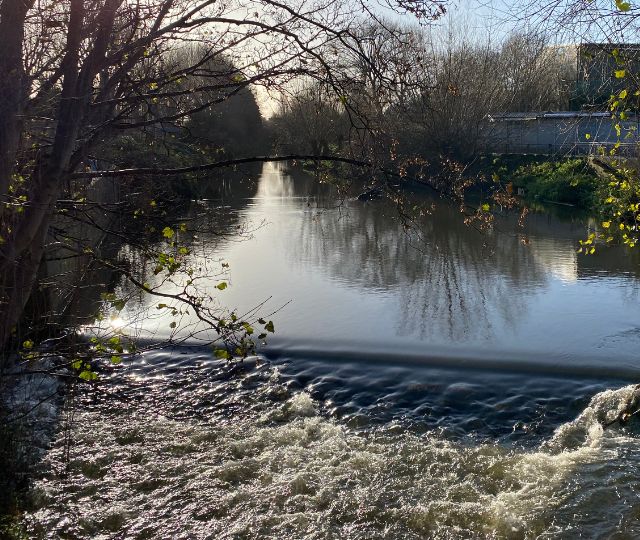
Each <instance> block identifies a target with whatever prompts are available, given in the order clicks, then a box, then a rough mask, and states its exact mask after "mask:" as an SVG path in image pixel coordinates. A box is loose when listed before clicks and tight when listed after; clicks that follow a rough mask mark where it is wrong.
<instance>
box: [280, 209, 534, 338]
mask: <svg viewBox="0 0 640 540" xmlns="http://www.w3.org/2000/svg"><path fill="white" fill-rule="evenodd" d="M430 203H431V201H429V204H430ZM423 204H424V201H423ZM416 225H417V226H419V227H420V229H419V230H418V231H416V232H417V233H419V237H421V238H422V241H421V242H420V241H419V242H418V246H417V247H419V249H416V234H415V232H405V231H404V227H403V226H402V224H401V222H400V221H399V218H398V216H397V214H396V212H395V209H394V208H393V207H392V206H391V204H389V203H388V202H385V201H380V202H377V203H374V204H364V205H363V204H359V203H357V204H352V205H349V207H348V215H347V218H346V219H341V220H340V221H338V220H337V219H336V216H335V214H334V213H330V212H329V213H324V214H315V213H314V214H313V215H312V214H311V213H307V214H305V216H304V218H303V221H302V226H301V228H300V229H299V231H298V232H297V234H296V238H295V240H293V241H292V239H291V238H288V239H287V242H288V245H290V246H292V251H291V254H290V255H291V262H292V264H295V261H300V260H310V261H312V264H314V265H317V266H320V267H323V268H325V269H326V271H327V272H328V273H329V274H330V275H331V276H333V277H334V278H337V279H340V280H341V281H343V282H344V283H345V284H347V285H349V286H354V285H355V286H357V287H358V288H364V289H371V290H375V289H378V290H389V289H392V288H393V289H397V290H398V291H399V297H400V301H401V310H402V313H403V316H402V320H401V321H399V322H398V325H399V327H398V333H399V334H400V335H410V334H414V335H416V334H417V335H419V336H420V337H421V338H423V339H424V338H427V337H428V336H429V335H438V336H445V337H448V338H450V339H469V338H470V337H473V336H472V335H475V336H487V335H488V334H490V333H491V329H492V326H493V324H494V323H495V322H499V323H500V324H505V323H509V322H512V321H515V320H516V318H517V316H518V314H519V311H521V310H522V309H523V307H522V291H523V290H526V289H530V288H531V286H534V287H539V286H541V285H542V284H543V283H544V281H545V272H544V269H543V267H542V266H541V264H540V263H539V262H538V261H537V260H536V257H535V253H533V252H532V250H531V249H530V248H527V247H525V246H523V245H521V243H520V241H519V239H518V238H517V237H516V236H508V235H500V234H495V235H492V234H489V233H485V234H480V233H479V232H477V231H475V230H473V229H470V228H468V227H465V225H464V224H463V220H462V217H461V215H460V213H459V212H457V210H456V209H455V208H453V207H452V206H451V205H447V204H444V203H443V204H438V205H437V206H436V207H435V209H434V210H433V214H432V215H431V216H428V217H426V218H423V219H422V220H421V221H420V222H418V223H416ZM496 317H498V319H499V321H495V318H496Z"/></svg>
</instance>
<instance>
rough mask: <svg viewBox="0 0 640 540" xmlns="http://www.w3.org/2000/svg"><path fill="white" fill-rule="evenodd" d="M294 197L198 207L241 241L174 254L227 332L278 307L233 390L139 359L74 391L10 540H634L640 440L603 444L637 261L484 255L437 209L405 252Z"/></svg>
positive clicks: (524, 233) (639, 519) (359, 211)
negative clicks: (229, 318)
mask: <svg viewBox="0 0 640 540" xmlns="http://www.w3.org/2000/svg"><path fill="white" fill-rule="evenodd" d="M313 186H315V184H314V183H313V182H312V181H311V180H310V179H309V178H304V177H302V178H294V177H292V176H289V175H287V174H284V173H283V172H282V171H280V170H277V169H269V168H268V167H267V168H266V169H265V171H264V173H263V174H262V176H261V177H260V179H259V183H258V185H257V187H256V189H255V190H253V191H252V190H251V189H249V188H247V189H248V191H250V193H249V192H247V193H245V194H244V196H243V197H244V198H242V199H241V200H235V201H222V202H221V201H217V202H214V203H202V202H199V203H198V209H199V210H198V212H201V213H202V211H203V209H204V212H205V214H207V213H208V214H216V215H217V213H221V212H222V211H221V210H220V205H221V204H223V203H224V204H225V205H226V206H225V208H226V210H225V212H227V213H225V214H224V216H225V219H226V221H227V224H228V226H229V227H230V228H231V229H232V230H236V229H238V230H242V231H253V233H252V236H251V238H250V239H246V235H245V238H244V241H242V242H235V241H234V240H239V238H234V237H233V236H232V237H229V236H228V235H227V236H224V235H223V236H221V237H218V236H211V237H206V236H202V237H200V238H195V237H194V238H193V239H192V240H191V244H190V247H191V251H192V257H193V263H194V266H197V267H204V268H207V269H208V270H210V271H211V273H212V274H213V276H214V277H213V278H212V279H211V280H210V283H209V285H208V286H209V288H210V290H212V291H213V292H214V293H215V295H217V296H218V295H219V300H220V303H221V304H224V305H228V306H231V307H235V308H237V309H238V310H239V312H242V311H246V310H250V309H251V308H252V307H254V306H255V305H256V304H257V303H259V302H262V301H263V300H265V299H266V298H267V297H269V296H271V297H272V298H271V301H270V303H268V304H267V305H265V306H263V309H265V310H267V311H268V310H270V309H273V308H278V307H280V306H282V305H283V304H286V303H287V302H290V303H289V304H287V305H286V307H285V308H284V309H282V310H279V311H277V313H275V314H273V315H270V317H272V318H273V319H274V321H275V324H276V330H277V333H276V336H275V338H270V340H269V346H268V347H267V348H263V349H261V354H262V356H260V357H256V358H251V359H249V360H248V361H246V362H245V363H244V364H242V365H241V366H239V367H235V368H232V367H230V366H228V365H224V364H221V363H220V362H218V361H216V360H214V358H213V355H212V353H211V349H208V350H205V349H198V348H190V347H187V346H182V347H173V348H167V349H156V350H151V351H148V352H146V353H144V354H142V355H140V356H137V357H134V358H131V359H128V360H126V361H125V362H123V363H122V364H121V365H119V366H108V367H104V368H103V369H102V371H101V373H100V379H99V382H98V383H97V384H94V385H83V386H80V387H77V388H75V390H74V391H73V393H72V394H71V395H70V396H69V397H68V407H67V409H66V413H65V415H64V421H63V422H61V425H60V429H59V432H58V435H57V437H56V439H55V441H54V442H53V445H52V448H51V450H50V451H49V452H48V453H47V454H46V456H45V459H44V462H43V463H42V466H41V473H40V474H39V475H38V476H37V477H36V479H35V480H34V485H33V489H32V493H31V495H32V497H31V498H32V500H33V508H32V509H31V510H30V511H29V512H28V513H27V514H26V515H25V518H24V524H25V527H26V528H27V531H28V534H29V536H30V537H33V538H51V539H54V538H68V539H111V538H113V539H115V538H118V539H143V538H163V539H164V538H176V539H262V538H266V539H298V538H299V539H303V538H304V539H321V538H322V539H333V538H336V539H338V538H339V539H344V540H346V539H375V538H380V539H396V538H397V539H412V538H415V539H422V538H456V539H457V538H567V539H569V538H579V537H583V538H637V537H640V480H639V479H640V444H639V443H640V422H638V420H637V419H636V418H635V417H634V418H632V419H631V420H630V421H629V422H628V423H627V424H626V425H621V424H620V423H619V422H614V423H613V424H611V425H610V426H609V427H605V426H606V425H607V424H609V423H611V422H612V421H613V420H615V419H616V418H617V416H618V414H619V413H620V412H621V411H622V410H624V409H625V407H627V406H628V405H629V403H630V401H631V400H632V399H633V398H634V391H635V386H634V385H633V384H632V383H634V382H635V381H637V380H638V379H639V378H640V362H639V361H638V355H637V351H638V345H639V344H640V326H638V324H639V321H640V304H639V303H638V291H639V290H640V286H639V280H638V275H639V274H638V259H637V256H636V257H635V258H634V256H633V255H632V256H629V255H628V254H625V253H624V252H623V251H622V250H621V249H617V248H613V249H609V250H601V251H599V252H598V253H597V255H596V256H594V257H582V256H578V255H577V253H576V249H577V246H578V240H580V239H583V238H585V237H586V235H587V234H588V232H589V231H590V230H592V226H593V224H592V223H591V222H585V221H582V220H580V219H574V218H572V217H569V218H566V219H559V218H557V217H553V216H550V215H547V214H540V215H532V216H530V218H529V220H528V221H527V224H526V225H525V228H524V229H518V228H514V227H515V222H516V221H517V217H514V216H510V215H508V214H507V215H501V216H498V220H497V226H496V228H495V229H494V231H492V232H490V233H485V234H484V235H480V234H478V233H477V232H476V231H474V230H472V229H470V228H468V227H466V226H465V225H464V224H463V223H462V220H461V217H460V215H459V213H458V211H457V209H455V208H451V207H448V206H447V205H446V204H444V203H443V202H442V201H438V202H437V206H435V207H434V210H433V212H431V213H430V215H429V216H427V217H426V218H425V220H424V222H423V223H421V224H420V234H419V235H417V236H416V235H413V236H412V235H407V234H405V233H404V232H403V228H402V227H401V225H400V224H399V223H398V220H397V213H396V212H395V210H394V208H393V207H392V205H389V204H388V203H385V202H384V201H377V202H375V201H374V202H370V203H366V204H362V203H360V202H356V201H346V202H343V204H341V205H339V206H336V204H335V201H333V200H332V199H331V197H328V196H327V194H326V193H325V192H324V191H323V190H319V189H316V188H317V186H316V187H313ZM416 197H417V198H418V199H420V197H424V196H423V195H420V194H417V195H416ZM422 203H424V204H426V205H427V206H429V207H431V206H432V205H433V204H434V203H433V201H431V200H428V199H425V200H424V201H422V202H421V204H422ZM229 216H230V217H229ZM253 224H263V225H262V226H260V227H254V226H253ZM125 251H126V250H125ZM125 254H126V253H125ZM134 255H135V254H133V255H131V254H129V255H128V256H131V257H133V256H134ZM222 262H225V264H228V265H229V266H230V270H228V271H226V270H225V271H224V272H225V273H224V274H223V275H222V276H221V275H217V274H216V272H219V271H222V269H221V267H220V264H221V263H222ZM216 265H217V266H216ZM133 266H136V265H135V264H134V265H133ZM222 268H225V267H222ZM148 279H149V281H152V280H153V279H154V277H153V276H149V277H148ZM221 279H224V280H225V282H226V283H228V287H227V288H226V289H225V290H224V291H220V290H218V289H216V288H215V285H216V284H217V283H219V281H220V280H221ZM205 283H207V282H206V281H205ZM154 284H155V282H154ZM166 286H170V284H166ZM175 286H179V284H178V285H175ZM123 291H124V293H126V286H125V285H124V284H122V286H121V287H120V289H119V290H118V291H117V293H118V294H123ZM121 317H122V319H123V320H121V321H119V323H118V324H119V326H118V327H121V328H123V329H124V331H126V332H129V333H136V332H137V333H139V334H141V335H142V337H144V336H145V335H146V334H148V333H149V332H154V333H156V334H161V333H162V331H163V329H164V330H165V331H166V330H167V329H168V328H170V326H169V323H170V322H171V321H170V320H165V319H164V318H163V317H162V316H158V312H157V310H156V306H155V303H153V302H152V303H150V304H148V305H147V304H145V303H144V300H143V301H141V302H140V303H139V304H137V305H136V304H134V303H133V302H129V303H128V304H127V307H126V309H125V310H124V311H123V312H122V314H121ZM141 317H142V318H141ZM184 322H185V321H181V323H184ZM190 330H191V331H195V330H194V328H193V327H191V328H190Z"/></svg>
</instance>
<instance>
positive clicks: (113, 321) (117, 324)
mask: <svg viewBox="0 0 640 540" xmlns="http://www.w3.org/2000/svg"><path fill="white" fill-rule="evenodd" d="M126 324H127V322H126V321H125V320H124V319H123V318H122V317H111V318H110V319H109V326H110V327H111V328H113V329H114V330H120V329H121V328H122V327H123V326H125V325H126Z"/></svg>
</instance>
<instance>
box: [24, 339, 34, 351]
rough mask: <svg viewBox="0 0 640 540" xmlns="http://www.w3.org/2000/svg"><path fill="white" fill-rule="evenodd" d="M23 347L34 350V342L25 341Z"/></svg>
mask: <svg viewBox="0 0 640 540" xmlns="http://www.w3.org/2000/svg"><path fill="white" fill-rule="evenodd" d="M22 347H23V348H25V349H33V341H31V340H30V339H28V340H26V341H24V342H23V343H22Z"/></svg>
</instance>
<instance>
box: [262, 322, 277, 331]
mask: <svg viewBox="0 0 640 540" xmlns="http://www.w3.org/2000/svg"><path fill="white" fill-rule="evenodd" d="M264 329H265V330H266V331H267V332H271V333H272V334H273V333H274V332H275V328H274V326H273V321H269V322H268V323H267V324H265V325H264Z"/></svg>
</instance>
